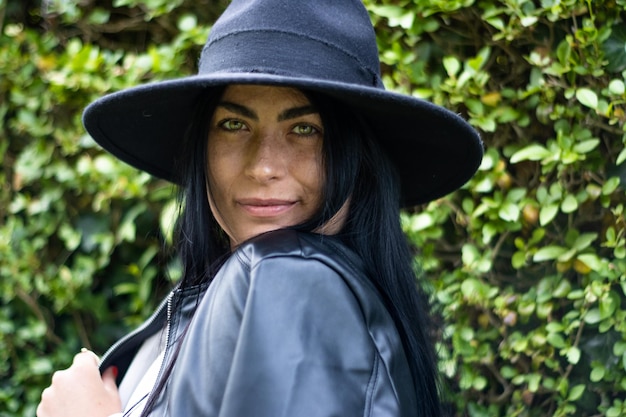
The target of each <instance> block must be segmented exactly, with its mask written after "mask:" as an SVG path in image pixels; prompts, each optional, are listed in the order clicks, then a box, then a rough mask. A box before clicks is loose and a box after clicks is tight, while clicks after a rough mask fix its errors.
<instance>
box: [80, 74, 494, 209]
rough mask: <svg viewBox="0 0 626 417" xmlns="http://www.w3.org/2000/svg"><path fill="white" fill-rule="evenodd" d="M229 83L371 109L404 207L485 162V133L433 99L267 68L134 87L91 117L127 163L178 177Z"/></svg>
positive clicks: (92, 128) (453, 185)
mask: <svg viewBox="0 0 626 417" xmlns="http://www.w3.org/2000/svg"><path fill="white" fill-rule="evenodd" d="M229 84H261V85H275V86H289V87H294V88H301V89H306V90H311V91H317V92H321V93H324V94H326V95H328V96H330V97H333V98H335V99H337V100H339V101H341V102H343V103H345V104H346V105H348V106H350V107H351V108H353V109H355V110H356V111H357V112H359V113H361V114H362V115H364V116H365V118H366V120H368V122H370V124H371V126H372V128H373V129H374V134H375V135H376V137H377V138H378V140H379V142H380V145H381V146H382V147H383V149H385V150H386V151H387V153H388V155H389V157H390V158H391V160H392V161H393V162H394V163H395V166H396V169H397V171H398V174H399V177H400V181H401V198H402V201H401V204H402V206H403V207H408V206H413V205H417V204H422V203H426V202H428V201H432V200H434V199H437V198H439V197H442V196H444V195H446V194H449V193H450V192H452V191H454V190H456V189H457V188H459V187H461V186H463V185H464V184H465V183H466V182H467V181H468V180H469V179H470V178H471V177H472V175H473V174H474V173H475V172H476V170H477V169H478V166H479V165H480V162H481V160H482V155H483V146H482V142H481V140H480V137H479V135H478V133H477V132H476V131H475V130H474V129H473V128H472V127H471V126H470V125H469V124H468V123H467V122H466V121H465V120H463V119H462V118H461V117H459V116H457V115H456V114H454V113H453V112H451V111H449V110H447V109H445V108H442V107H439V106H436V105H434V104H432V103H430V102H428V101H425V100H422V99H418V98H415V97H411V96H406V95H402V94H398V93H394V92H391V91H388V90H383V89H380V88H374V87H363V86H359V85H354V84H347V83H340V82H335V81H325V80H320V79H306V78H295V77H285V76H280V75H272V74H262V73H213V74H208V75H194V76H189V77H184V78H179V79H174V80H169V81H161V82H157V83H152V84H145V85H141V86H137V87H133V88H129V89H126V90H122V91H119V92H116V93H112V94H110V95H107V96H104V97H102V98H100V99H98V100H96V101H95V102H93V103H92V104H90V105H89V106H88V107H87V108H86V109H85V112H84V114H83V123H84V125H85V128H86V129H87V131H88V132H89V134H90V135H91V136H92V137H93V139H94V140H95V141H96V142H97V143H98V144H100V145H101V146H102V147H103V148H105V149H106V150H108V151H109V152H111V153H112V154H113V155H115V156H116V157H118V158H119V159H121V160H122V161H124V162H126V163H128V164H130V165H132V166H134V167H136V168H138V169H140V170H143V171H146V172H148V173H150V174H152V175H154V176H156V177H159V178H163V179H166V180H168V181H172V182H176V178H177V177H178V176H177V172H176V171H175V167H176V166H177V162H178V160H179V155H180V152H181V151H182V142H183V135H184V132H185V131H186V130H187V127H188V126H189V124H190V121H191V116H192V114H193V110H194V109H193V107H194V104H195V102H196V100H197V98H198V97H199V96H200V95H202V94H210V91H211V89H212V88H215V87H219V86H225V85H229Z"/></svg>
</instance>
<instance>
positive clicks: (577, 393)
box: [567, 384, 585, 401]
mask: <svg viewBox="0 0 626 417" xmlns="http://www.w3.org/2000/svg"><path fill="white" fill-rule="evenodd" d="M584 392H585V385H584V384H579V385H576V386H574V387H572V389H570V391H569V395H568V397H567V399H568V400H569V401H577V400H579V399H580V397H582V396H583V393H584Z"/></svg>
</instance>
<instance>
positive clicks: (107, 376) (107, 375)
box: [102, 366, 117, 392]
mask: <svg viewBox="0 0 626 417" xmlns="http://www.w3.org/2000/svg"><path fill="white" fill-rule="evenodd" d="M116 379H117V366H109V367H108V368H107V369H106V371H104V373H103V374H102V383H103V384H104V387H105V388H106V389H107V390H109V391H113V392H117V384H116V383H115V380H116Z"/></svg>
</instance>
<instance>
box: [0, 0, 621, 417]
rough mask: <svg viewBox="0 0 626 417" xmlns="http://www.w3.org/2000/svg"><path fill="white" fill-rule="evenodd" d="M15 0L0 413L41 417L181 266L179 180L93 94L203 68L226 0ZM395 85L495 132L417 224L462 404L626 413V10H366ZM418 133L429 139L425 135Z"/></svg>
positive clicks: (449, 374)
mask: <svg viewBox="0 0 626 417" xmlns="http://www.w3.org/2000/svg"><path fill="white" fill-rule="evenodd" d="M94 3H98V2H68V1H62V0H52V1H46V2H44V3H43V4H40V3H39V2H37V1H34V0H27V1H23V0H0V118H1V120H2V122H1V123H0V155H1V156H2V169H1V170H0V177H1V181H2V184H3V186H2V188H0V297H1V301H0V302H1V303H2V308H1V309H0V333H1V335H2V336H1V338H0V416H3V417H4V416H22V415H23V416H27V415H28V416H30V415H34V408H35V407H36V404H37V403H38V400H39V395H40V392H41V390H42V389H43V388H44V387H45V386H47V384H48V383H49V378H50V375H51V373H52V372H53V371H54V370H55V369H58V368H63V367H66V366H67V365H68V364H69V362H70V361H71V358H72V356H73V355H74V353H75V352H77V351H78V350H79V349H80V347H82V346H86V347H90V348H92V349H94V350H95V351H97V352H102V351H103V350H104V349H106V347H107V346H108V345H109V344H111V343H112V342H113V341H114V340H115V339H116V338H117V337H119V336H120V335H122V334H123V333H124V332H126V331H127V330H129V329H130V328H132V327H133V326H135V325H137V323H139V322H140V321H141V320H142V319H143V318H144V317H146V315H147V314H149V313H150V311H151V309H152V308H153V306H154V305H155V303H156V302H157V301H158V300H159V298H160V297H161V295H162V294H163V293H164V292H165V291H167V288H168V287H169V285H170V284H171V281H174V280H176V279H177V278H178V276H179V274H180V269H179V266H178V263H177V260H176V258H175V257H174V256H173V254H172V251H171V248H170V245H169V243H170V242H171V225H172V223H171V221H172V214H173V213H174V211H175V209H176V207H175V203H174V201H175V190H173V188H172V187H171V186H170V185H168V184H166V183H164V182H162V181H158V180H155V179H153V178H151V177H149V176H148V175H146V174H141V173H138V172H137V171H135V170H133V169H132V168H129V167H128V166H126V165H124V164H122V163H119V162H117V161H116V160H115V159H114V158H112V157H110V156H109V155H107V154H105V153H103V152H102V151H100V150H99V149H98V148H97V147H96V146H95V145H94V143H93V142H92V141H91V140H90V139H89V138H88V137H87V136H86V135H85V133H84V131H83V129H82V127H81V124H80V115H81V111H82V109H83V108H84V106H85V105H86V104H87V103H89V102H90V101H92V100H93V99H94V98H96V97H99V96H101V95H103V94H105V93H107V92H111V91H115V90H119V89H121V88H124V87H127V86H131V85H136V84H139V83H145V82H148V81H152V80H156V79H163V78H172V77H177V76H182V75H185V74H190V73H193V72H194V71H195V63H196V59H197V56H198V52H199V50H200V48H201V47H202V45H203V43H204V41H205V39H206V36H207V33H208V30H209V28H210V25H211V22H212V21H213V20H214V19H215V17H216V16H217V15H218V14H219V12H220V11H221V10H222V9H223V8H224V7H225V5H226V4H227V3H228V2H227V1H211V0H203V1H192V0H176V1H173V0H113V1H112V5H111V6H109V7H107V8H103V7H97V6H96V5H94ZM365 3H366V5H367V7H368V9H369V10H370V12H371V16H372V20H373V22H374V23H375V25H376V27H377V32H378V35H379V36H378V41H379V47H380V50H381V61H382V63H383V71H384V74H385V83H386V85H387V86H388V87H389V88H392V89H395V90H398V91H402V92H405V93H408V94H413V95H417V96H419V97H423V98H426V99H428V100H431V101H433V102H435V103H437V104H441V105H445V106H447V107H449V108H451V109H454V111H456V112H458V113H460V114H461V115H463V116H464V117H466V118H467V119H468V120H469V121H470V122H471V123H472V124H473V125H474V126H476V128H477V129H478V130H479V131H480V132H481V134H482V136H483V138H484V141H485V145H486V156H485V160H484V162H483V164H482V166H481V168H480V170H479V172H478V174H477V175H476V177H475V178H474V179H473V180H472V181H471V182H470V183H469V184H468V185H467V186H465V187H464V188H463V189H461V190H459V191H458V192H456V193H455V194H453V195H451V196H449V197H447V198H443V199H440V200H437V201H435V202H432V203H430V204H428V205H425V206H421V207H416V208H415V209H414V210H411V211H410V212H405V213H403V214H402V221H403V224H404V226H405V230H406V233H407V235H408V236H409V237H410V238H411V240H412V241H413V242H414V243H415V245H416V248H417V252H416V267H417V268H419V269H421V270H422V272H423V274H422V275H423V278H422V279H421V281H422V284H423V285H424V286H425V287H426V288H428V290H429V291H430V293H431V294H432V299H433V303H434V307H435V310H436V311H435V313H436V316H437V319H438V320H440V322H441V325H440V326H439V327H438V328H439V329H441V334H439V335H438V336H439V338H440V341H441V342H440V346H439V352H440V357H441V361H440V365H441V370H442V373H443V375H444V379H445V383H446V387H447V394H446V399H447V401H448V403H449V408H450V411H451V413H450V414H451V415H456V416H462V415H467V416H472V417H479V416H485V417H486V416H567V415H572V416H599V415H605V416H609V417H615V416H620V415H626V214H625V206H626V193H625V188H626V187H625V186H624V184H626V131H625V129H626V128H625V122H626V93H625V90H626V88H625V83H626V22H625V19H626V0H611V1H608V0H607V1H591V0H588V1H582V0H535V1H530V0H500V1H495V0H482V1H473V0H458V1H454V0H451V1H448V0H430V1H426V0H378V1H373V0H368V1H365ZM419 128H420V127H419V126H417V125H416V126H415V129H419Z"/></svg>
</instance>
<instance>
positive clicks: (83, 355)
mask: <svg viewBox="0 0 626 417" xmlns="http://www.w3.org/2000/svg"><path fill="white" fill-rule="evenodd" d="M74 363H75V364H78V363H81V364H87V363H92V364H94V365H95V366H98V365H100V358H99V357H98V355H96V354H95V353H93V352H92V351H90V350H88V349H85V348H82V349H81V350H80V353H78V354H76V356H74Z"/></svg>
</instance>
